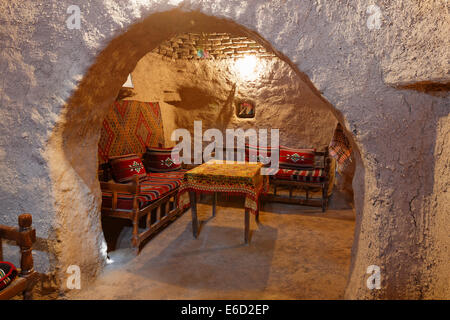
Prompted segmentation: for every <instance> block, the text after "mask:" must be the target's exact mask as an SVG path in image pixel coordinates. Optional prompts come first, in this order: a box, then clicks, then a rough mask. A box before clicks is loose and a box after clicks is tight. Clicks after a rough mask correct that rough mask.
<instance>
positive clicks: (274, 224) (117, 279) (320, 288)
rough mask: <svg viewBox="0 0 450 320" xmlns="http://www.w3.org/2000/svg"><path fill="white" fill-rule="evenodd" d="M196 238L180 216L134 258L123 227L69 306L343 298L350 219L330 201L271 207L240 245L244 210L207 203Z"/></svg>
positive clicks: (350, 215)
mask: <svg viewBox="0 0 450 320" xmlns="http://www.w3.org/2000/svg"><path fill="white" fill-rule="evenodd" d="M198 212H199V218H200V221H201V229H200V235H199V237H198V239H194V238H193V236H192V228H191V214H190V211H189V210H188V211H186V212H185V213H184V215H182V216H181V217H180V218H178V219H177V220H176V221H175V222H173V223H171V224H170V225H169V226H168V227H167V228H166V229H164V230H163V231H161V232H160V233H159V234H157V235H156V236H155V237H154V238H153V239H152V240H151V241H149V242H148V243H147V244H146V245H145V246H144V247H143V249H142V251H141V253H140V254H139V255H138V256H135V255H134V254H133V251H132V249H131V248H130V244H129V239H130V235H131V229H130V228H129V227H125V228H123V230H122V231H121V233H120V237H119V240H118V245H117V248H116V250H115V251H112V252H110V253H109V257H110V259H111V260H112V261H113V262H112V263H110V264H108V265H107V267H106V269H105V270H104V272H103V273H102V274H101V275H100V276H99V277H98V278H97V280H96V281H94V282H93V283H92V284H90V285H89V286H88V287H86V288H82V289H81V290H80V291H72V292H71V293H70V294H69V295H68V296H67V298H69V299H341V298H343V294H344V290H345V285H346V281H347V277H348V273H349V266H350V250H351V246H352V243H353V232H354V212H353V210H352V209H351V207H349V206H346V205H345V204H343V203H342V201H341V202H340V203H339V201H337V200H334V201H332V202H331V204H330V208H329V210H328V211H327V212H326V213H322V212H321V210H320V209H318V208H311V207H303V206H297V205H285V204H275V203H269V204H266V205H265V206H264V209H263V211H262V212H261V214H260V224H259V225H257V224H256V222H255V220H254V219H253V218H252V219H251V243H250V245H248V246H246V245H244V210H243V208H242V204H241V203H238V202H236V201H234V202H226V201H219V206H218V213H217V216H216V217H215V218H211V206H210V205H209V204H208V199H205V201H203V203H200V204H199V205H198Z"/></svg>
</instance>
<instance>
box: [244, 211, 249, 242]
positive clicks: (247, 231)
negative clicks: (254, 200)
mask: <svg viewBox="0 0 450 320" xmlns="http://www.w3.org/2000/svg"><path fill="white" fill-rule="evenodd" d="M249 234H250V210H249V209H247V208H246V209H245V235H244V240H245V244H248V239H249Z"/></svg>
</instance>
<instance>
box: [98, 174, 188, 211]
mask: <svg viewBox="0 0 450 320" xmlns="http://www.w3.org/2000/svg"><path fill="white" fill-rule="evenodd" d="M185 172H186V170H183V169H181V170H178V171H175V172H159V173H156V172H155V173H153V172H152V173H149V174H148V175H147V176H146V177H145V178H144V179H142V180H141V183H140V192H139V195H138V197H137V200H138V204H139V208H140V209H142V208H144V207H146V206H147V205H149V204H150V203H152V202H153V201H155V200H157V199H160V198H161V197H163V196H164V195H165V194H167V193H169V192H170V191H172V190H174V189H175V188H178V187H179V186H180V184H181V182H182V180H183V177H184V173H185ZM102 199H103V201H102V207H103V208H111V206H112V193H111V192H109V191H103V192H102ZM117 209H122V210H132V209H133V195H132V194H129V193H119V194H118V196H117Z"/></svg>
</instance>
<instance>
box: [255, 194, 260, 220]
mask: <svg viewBox="0 0 450 320" xmlns="http://www.w3.org/2000/svg"><path fill="white" fill-rule="evenodd" d="M257 205H258V208H257V210H256V214H255V221H256V223H259V210H260V209H261V200H260V198H258V200H257Z"/></svg>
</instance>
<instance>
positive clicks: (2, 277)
mask: <svg viewBox="0 0 450 320" xmlns="http://www.w3.org/2000/svg"><path fill="white" fill-rule="evenodd" d="M16 276H17V269H16V267H14V265H13V264H12V263H10V262H6V261H0V290H3V289H5V288H6V287H7V286H9V285H10V284H11V282H12V281H13V280H14V279H15V278H16Z"/></svg>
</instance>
